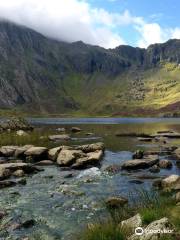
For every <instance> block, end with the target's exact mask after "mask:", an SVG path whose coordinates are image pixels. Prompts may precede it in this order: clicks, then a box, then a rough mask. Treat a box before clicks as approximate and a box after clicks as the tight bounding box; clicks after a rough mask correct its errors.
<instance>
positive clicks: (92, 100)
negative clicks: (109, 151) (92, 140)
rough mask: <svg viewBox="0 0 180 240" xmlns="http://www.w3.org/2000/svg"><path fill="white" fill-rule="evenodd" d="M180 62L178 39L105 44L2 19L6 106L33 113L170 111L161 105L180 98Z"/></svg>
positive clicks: (1, 97)
mask: <svg viewBox="0 0 180 240" xmlns="http://www.w3.org/2000/svg"><path fill="white" fill-rule="evenodd" d="M179 64H180V40H178V39H171V40H169V41H167V42H166V43H161V44H153V45H150V46H149V47H148V48H147V49H144V48H138V47H135V48H134V47H131V46H128V45H121V46H118V47H116V48H114V49H104V48H102V47H99V46H92V45H89V44H85V43H83V42H82V41H78V42H73V43H66V42H61V41H57V40H54V39H49V38H47V37H45V36H43V35H42V34H40V33H38V32H36V31H34V30H31V29H29V28H26V27H24V26H19V25H17V24H13V23H10V22H5V21H0V108H1V109H4V110H11V109H17V110H18V111H22V112H27V113H29V114H32V113H42V114H43V113H44V114H48V113H55V114H77V115H78V114H80V115H82V114H85V115H114V114H115V115H116V114H118V113H119V114H120V115H126V114H127V115H134V114H135V113H136V112H137V110H141V109H142V113H143V111H144V112H148V109H149V113H151V112H154V113H155V114H161V113H166V111H161V109H166V106H170V105H171V104H174V105H176V102H179V100H180V95H179V89H180V81H179V77H178V75H179V71H180V69H179ZM158 84H160V86H158ZM164 86H165V90H164ZM166 88H168V89H167V90H166ZM151 99H152V101H151ZM158 101H159V102H158ZM174 105H173V106H174ZM124 109H126V111H125V112H126V113H124ZM152 110H153V111H152ZM173 111H175V112H176V113H177V112H178V111H179V104H177V108H176V109H174V108H173ZM122 112H123V114H121V113H122ZM167 112H169V109H168V111H167Z"/></svg>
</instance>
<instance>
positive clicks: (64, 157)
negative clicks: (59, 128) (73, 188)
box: [57, 149, 85, 166]
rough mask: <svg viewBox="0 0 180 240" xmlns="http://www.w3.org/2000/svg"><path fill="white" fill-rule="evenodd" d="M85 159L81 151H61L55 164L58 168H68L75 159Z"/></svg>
mask: <svg viewBox="0 0 180 240" xmlns="http://www.w3.org/2000/svg"><path fill="white" fill-rule="evenodd" d="M82 157H85V154H84V153H83V152H82V151H81V150H68V149H62V150H61V151H60V153H59V155H58V157H57V163H58V164H59V165H60V166H70V165H71V164H73V163H74V162H75V160H76V159H77V158H82Z"/></svg>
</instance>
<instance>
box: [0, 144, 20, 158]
mask: <svg viewBox="0 0 180 240" xmlns="http://www.w3.org/2000/svg"><path fill="white" fill-rule="evenodd" d="M17 148H18V146H2V147H1V148H0V155H1V156H5V157H12V156H13V155H14V153H15V151H16V149H17Z"/></svg>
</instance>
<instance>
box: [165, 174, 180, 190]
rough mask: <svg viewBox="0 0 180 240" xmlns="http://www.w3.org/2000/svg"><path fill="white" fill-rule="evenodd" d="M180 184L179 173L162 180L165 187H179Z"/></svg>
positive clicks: (171, 188) (170, 188)
mask: <svg viewBox="0 0 180 240" xmlns="http://www.w3.org/2000/svg"><path fill="white" fill-rule="evenodd" d="M178 185H180V176H179V175H170V176H169V177H167V178H164V179H163V180H162V182H161V186H162V188H163V189H169V190H173V189H177V186H178Z"/></svg>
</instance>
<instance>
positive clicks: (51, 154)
mask: <svg viewBox="0 0 180 240" xmlns="http://www.w3.org/2000/svg"><path fill="white" fill-rule="evenodd" d="M61 149H62V147H55V148H51V149H50V150H49V151H48V158H49V159H50V160H52V161H56V159H57V157H58V154H59V152H60V151H61Z"/></svg>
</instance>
